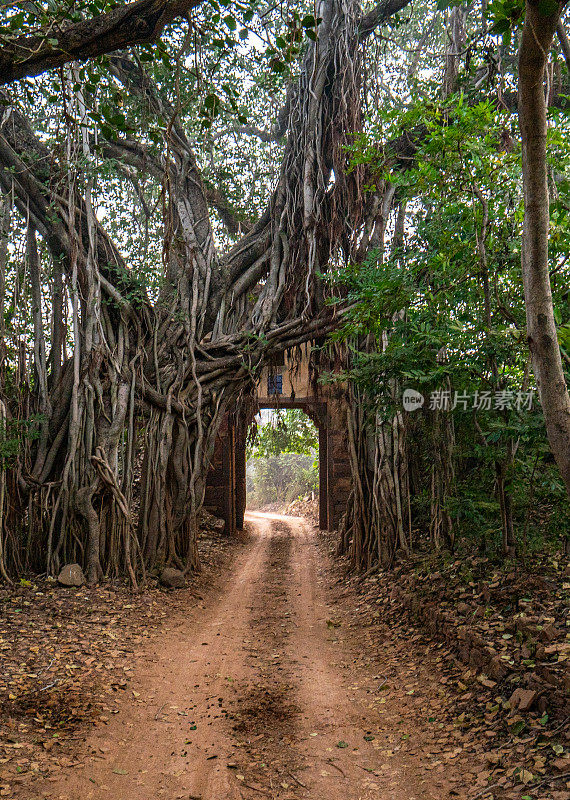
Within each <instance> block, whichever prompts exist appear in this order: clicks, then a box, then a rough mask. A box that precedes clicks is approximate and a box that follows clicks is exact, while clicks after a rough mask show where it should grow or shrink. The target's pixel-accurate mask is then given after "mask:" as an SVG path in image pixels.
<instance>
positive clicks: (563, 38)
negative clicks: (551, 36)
mask: <svg viewBox="0 0 570 800" xmlns="http://www.w3.org/2000/svg"><path fill="white" fill-rule="evenodd" d="M556 35H557V37H558V41H559V42H560V47H561V48H562V53H563V54H564V60H565V61H566V66H567V68H568V72H570V39H568V34H567V33H566V29H565V28H564V23H563V22H562V20H561V19H559V20H558V25H557V26H556Z"/></svg>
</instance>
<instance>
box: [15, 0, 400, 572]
mask: <svg viewBox="0 0 570 800" xmlns="http://www.w3.org/2000/svg"><path fill="white" fill-rule="evenodd" d="M406 4H407V3H406V0H387V1H385V0H383V1H382V2H380V3H379V4H378V5H377V6H375V7H374V8H373V9H372V10H369V11H368V12H367V13H364V12H363V10H362V9H361V7H360V5H359V3H357V2H355V0H320V2H318V3H317V4H316V6H315V9H314V14H313V15H310V16H309V17H308V18H305V20H304V21H302V24H299V25H298V26H297V28H295V33H294V36H292V39H291V41H292V42H293V43H297V46H296V50H295V49H293V50H292V52H293V53H297V52H298V55H296V56H295V59H296V61H295V63H294V67H295V69H292V70H291V72H292V77H291V80H290V81H289V82H288V83H287V87H286V98H285V102H284V105H283V107H282V108H281V109H280V111H279V113H278V114H277V119H276V122H275V124H274V126H273V129H272V130H271V131H270V132H268V133H267V134H266V135H267V137H268V138H270V139H273V140H274V141H276V142H279V143H280V145H279V149H278V150H277V152H278V154H279V158H280V162H279V166H278V168H277V169H276V171H275V172H276V175H275V179H274V181H273V186H272V189H271V192H270V197H269V201H268V202H267V204H266V207H265V210H263V211H262V213H260V214H259V216H258V218H257V219H253V220H250V221H248V222H247V223H246V222H244V221H240V220H237V219H236V218H235V216H234V215H233V214H232V211H231V208H230V207H229V204H228V203H226V201H225V200H224V196H223V191H220V190H219V189H218V188H217V187H215V186H213V185H212V184H211V183H210V182H209V181H206V180H204V177H203V175H202V173H201V170H200V168H199V165H198V160H197V158H196V155H195V152H194V148H193V143H192V136H190V135H189V133H188V132H187V130H186V129H185V126H184V124H183V123H182V121H181V115H180V113H179V112H180V104H181V103H183V102H184V99H183V97H182V96H181V91H180V86H179V77H180V75H179V73H180V70H179V67H180V63H178V64H176V63H174V65H173V66H172V68H171V71H170V73H169V74H170V89H171V91H168V88H165V86H164V85H159V83H157V81H156V80H155V78H154V77H153V73H152V69H151V67H152V63H151V64H150V65H149V67H148V68H147V67H146V66H145V65H146V64H147V63H148V59H147V60H145V59H143V58H141V57H140V53H139V52H138V51H137V49H136V48H134V47H133V45H136V44H138V43H146V42H153V41H155V40H156V39H157V37H158V36H159V35H160V34H161V32H163V31H164V29H165V28H166V30H170V29H171V28H172V24H174V25H175V26H176V25H178V28H180V26H182V28H184V26H186V27H185V31H183V33H182V34H180V35H179V38H178V39H176V37H174V38H175V40H176V42H179V43H180V44H179V48H180V49H179V57H180V59H182V58H184V59H191V58H194V57H195V56H197V52H195V51H196V50H198V49H199V47H200V35H199V25H198V24H197V23H196V20H195V18H194V17H193V16H192V14H193V13H194V12H193V11H192V9H194V10H195V9H196V7H197V6H199V3H198V2H196V0H194V2H191V3H190V2H183V1H182V2H164V1H163V2H159V0H154V1H152V0H139V2H135V3H133V4H130V5H125V6H123V5H120V6H116V7H115V8H110V7H107V6H106V5H105V4H104V3H103V4H101V6H100V9H101V10H100V13H99V14H98V15H96V16H95V18H92V14H93V13H94V12H93V10H92V9H93V8H95V6H93V7H91V6H90V7H89V8H90V9H91V10H87V9H82V10H79V11H78V12H77V13H74V14H71V15H68V16H67V17H66V16H65V15H64V16H62V17H61V18H57V14H56V15H55V17H54V19H53V20H52V22H51V23H50V25H47V27H46V24H42V23H45V20H44V19H43V17H42V15H41V14H40V13H39V12H38V10H37V9H36V12H37V16H38V30H37V31H34V30H30V31H28V32H27V33H26V34H25V35H22V34H18V32H17V26H14V25H11V26H10V25H9V23H10V20H11V19H12V16H11V15H13V11H9V10H8V11H6V12H5V14H6V19H5V21H6V25H7V27H6V28H4V34H3V36H4V38H3V41H4V44H3V52H2V55H1V56H0V78H1V79H2V81H3V83H4V89H3V92H2V95H1V110H0V187H1V190H2V209H1V224H2V235H3V238H2V248H1V252H0V272H1V276H2V286H1V290H0V303H1V304H2V308H1V309H0V319H1V320H2V322H1V324H2V327H3V330H2V331H1V332H0V335H1V336H2V337H3V340H4V342H8V344H4V345H3V351H2V353H1V366H0V397H1V402H0V414H1V416H2V426H3V446H4V450H5V452H4V453H3V454H2V465H1V472H0V574H1V576H2V577H3V578H4V579H10V578H14V577H15V576H16V575H18V574H19V573H21V572H22V571H23V570H26V569H28V570H29V569H33V570H36V571H40V572H47V573H49V574H53V573H54V572H55V571H57V570H58V568H59V567H60V566H61V565H62V564H63V563H66V562H69V561H79V562H80V563H81V564H82V565H83V566H84V567H85V569H86V572H87V574H88V579H89V581H90V582H92V583H93V582H97V581H98V580H100V579H102V578H103V577H104V576H117V575H126V576H130V579H131V581H132V583H133V584H135V585H136V583H137V581H138V580H139V579H140V577H141V576H142V575H143V574H144V572H145V571H146V570H149V569H153V568H155V567H156V566H157V565H162V564H171V565H175V566H177V567H178V568H181V569H184V570H190V569H192V568H194V567H196V566H197V550H196V536H197V514H198V512H199V510H200V507H201V503H202V499H203V494H204V488H205V478H206V474H207V470H208V465H209V460H210V457H211V454H212V449H213V445H214V440H215V437H216V434H217V431H218V428H219V425H220V422H221V420H222V418H223V416H224V414H225V413H226V412H227V411H228V410H229V409H231V408H234V407H235V405H236V403H238V402H239V399H240V397H242V396H243V395H244V394H245V393H247V392H248V391H250V390H251V387H252V386H253V384H254V383H255V381H256V378H257V376H258V375H259V371H260V369H261V368H262V367H263V365H265V364H266V363H268V362H269V361H270V360H271V359H272V358H274V357H275V355H276V354H277V353H279V352H282V351H283V350H286V349H291V348H294V347H295V346H296V345H299V344H301V343H303V342H307V341H313V340H316V339H319V338H320V337H323V336H324V335H325V334H326V333H327V332H328V331H330V330H331V329H332V328H334V326H335V325H336V324H337V320H338V318H339V316H341V315H342V313H343V312H342V304H341V305H337V306H331V304H329V303H327V295H328V293H329V290H328V288H327V281H326V278H325V274H326V272H327V270H328V269H329V267H330V265H335V264H338V263H342V262H346V261H347V260H349V259H350V258H351V256H353V255H354V254H355V253H356V251H357V250H358V249H359V248H360V251H362V249H363V248H366V246H367V242H368V241H369V240H371V239H374V236H375V235H376V237H377V235H378V234H377V229H378V227H379V226H380V227H381V226H382V225H383V224H384V223H383V219H384V216H383V215H384V214H385V209H384V208H383V203H382V197H383V195H382V187H379V188H378V192H377V193H376V194H374V193H372V194H371V193H368V194H365V193H364V191H363V181H364V180H365V177H364V175H363V172H362V169H361V168H359V167H355V168H351V169H348V158H349V157H348V152H347V149H348V147H349V146H350V144H351V142H352V137H353V135H354V134H355V133H358V132H359V131H360V130H361V126H362V113H363V112H362V100H363V80H364V78H363V65H364V58H363V53H364V50H365V47H366V43H367V40H368V38H369V36H370V34H372V33H373V32H374V31H375V30H376V29H377V28H378V27H379V26H382V25H383V24H384V23H385V22H386V21H387V20H388V19H389V18H390V17H391V16H392V15H394V14H395V13H397V12H398V11H399V10H400V9H401V8H403V7H404V6H405V5H406ZM22 5H23V6H25V4H22ZM29 6H30V7H31V10H30V9H29V8H28V9H27V10H26V8H24V11H22V12H21V13H22V14H26V13H28V14H32V12H34V9H35V6H33V4H29ZM97 8H99V6H97ZM16 10H17V9H16ZM40 10H41V9H40ZM14 13H15V12H14ZM34 13H35V12H34ZM184 19H186V20H187V21H186V22H184ZM307 19H308V21H307ZM181 20H182V21H181ZM168 26H170V28H169V27H168ZM303 26H304V27H303ZM293 27H295V26H293ZM178 28H176V30H178ZM299 31H300V32H301V33H302V32H303V31H305V32H306V31H308V33H309V34H310V35H308V36H306V37H305V38H302V37H300V36H299ZM142 52H143V54H144V53H145V52H148V51H147V50H144V49H143V51H142ZM93 58H98V59H99V61H98V62H97V63H98V64H103V68H104V69H105V71H106V74H107V76H108V80H109V83H110V84H111V85H112V86H113V87H114V90H115V91H116V96H117V98H118V97H120V96H123V97H128V98H129V103H130V104H131V105H132V106H136V107H138V108H139V109H144V113H145V115H146V118H147V119H149V118H150V119H154V120H159V121H160V125H159V127H158V128H157V129H158V130H159V136H158V139H157V138H156V136H155V138H154V140H153V139H151V138H149V136H148V135H146V134H145V135H142V133H141V134H140V135H139V130H138V129H137V125H131V124H128V122H129V120H128V113H125V112H123V111H122V109H121V107H120V102H119V101H117V108H116V109H114V112H113V113H110V112H109V109H108V108H107V109H104V110H103V111H102V110H101V108H100V107H99V106H98V104H97V99H96V97H97V92H96V87H95V86H94V85H93V82H92V81H91V79H90V78H89V77H85V70H84V65H85V63H87V64H89V63H90V62H89V59H93ZM101 59H103V61H101ZM50 69H51V70H56V75H57V76H58V81H59V89H60V93H61V97H62V98H63V100H62V103H63V107H62V113H61V116H60V117H59V118H58V119H57V120H56V121H55V123H54V124H55V127H56V128H57V136H48V135H46V134H45V130H46V128H45V127H44V131H43V132H42V131H38V130H36V129H35V128H34V126H33V124H32V122H31V121H30V119H29V118H28V116H27V115H26V102H24V101H25V96H26V92H29V91H30V89H29V87H30V86H32V85H33V84H32V83H31V82H30V81H31V76H37V75H42V74H45V71H46V70H50ZM36 80H40V79H39V78H38V79H36ZM15 81H20V82H19V83H17V82H15ZM218 102H219V99H218V98H215V97H214V98H213V99H212V98H207V102H206V104H205V109H206V110H205V114H206V115H207V114H208V113H209V112H213V111H215V106H216V104H217V103H218ZM49 109H50V105H49V100H48V101H47V103H46V104H44V114H46V115H47V116H48V117H49ZM112 111H113V110H112ZM125 120H126V124H125ZM53 122H54V121H52V123H53ZM240 125H241V127H245V123H240ZM52 128H53V125H52ZM110 128H112V129H110ZM147 133H148V131H147ZM203 135H204V136H205V137H207V136H208V135H209V134H208V128H207V126H206V127H204V134H203ZM104 169H108V170H115V171H116V172H117V174H120V175H121V177H122V178H124V179H126V180H130V181H131V182H132V185H133V186H134V187H136V188H137V189H139V190H140V186H141V185H142V184H144V183H145V182H147V183H149V184H151V185H152V186H154V187H155V194H154V196H155V198H156V199H157V202H156V204H155V206H154V207H153V209H150V210H149V215H154V217H152V219H153V220H154V222H153V224H152V225H151V229H150V233H149V234H148V235H149V236H154V237H155V241H154V242H152V246H153V247H154V249H155V252H158V253H159V260H160V261H161V263H162V275H161V276H160V280H155V281H154V283H153V285H152V286H150V285H146V284H145V282H144V281H141V280H140V277H139V276H137V275H135V274H134V273H133V270H132V269H131V266H130V264H129V263H128V261H127V259H126V257H125V255H124V253H125V248H124V247H123V246H122V243H121V242H120V241H117V240H115V235H116V231H117V226H113V224H112V222H113V208H112V197H111V199H109V200H108V202H107V207H106V213H105V214H100V213H98V205H97V202H96V197H95V195H96V191H97V189H96V187H97V181H98V179H99V178H98V176H99V175H100V174H102V171H104ZM252 180H255V176H254V175H252ZM141 202H144V198H142V199H141ZM212 209H215V214H216V217H215V222H213V221H212ZM157 218H158V219H159V222H156V220H157ZM221 221H223V222H225V223H226V224H227V226H228V228H229V229H230V230H231V231H232V234H236V232H239V234H240V235H239V236H237V237H236V236H234V243H233V244H228V246H227V247H224V245H223V242H224V241H229V240H228V239H227V237H224V236H223V235H219V234H217V233H216V231H217V230H218V228H219V225H220V223H221ZM375 230H376V234H375ZM14 231H17V232H19V233H18V235H19V237H20V238H19V239H18V238H17V237H15V235H14V236H12V232H14ZM19 241H23V242H25V252H23V253H21V259H20V263H21V264H23V265H24V266H22V267H21V268H20V269H19V270H18V271H17V274H14V273H13V272H10V274H9V275H8V269H9V263H11V260H12V261H13V258H12V256H13V255H14V248H17V247H18V246H19V245H18V244H17V242H19ZM219 242H222V244H221V245H220V244H219ZM46 265H47V266H46ZM14 287H15V288H14ZM24 297H26V298H28V300H27V301H26V302H28V307H29V319H28V327H27V331H28V338H27V343H26V345H25V346H24V345H22V343H21V339H19V340H18V341H20V345H18V347H16V346H12V345H10V342H15V341H16V339H15V338H12V339H11V338H10V337H11V329H10V330H9V329H8V328H9V326H10V324H11V323H10V319H11V317H10V315H11V314H13V304H14V303H16V305H17V304H18V303H19V302H23V300H22V298H24ZM13 441H15V442H16V443H17V444H16V447H15V448H12V450H13V452H12V450H11V449H10V448H11V443H12V442H13Z"/></svg>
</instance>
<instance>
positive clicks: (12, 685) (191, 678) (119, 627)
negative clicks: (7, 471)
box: [0, 513, 570, 800]
mask: <svg viewBox="0 0 570 800" xmlns="http://www.w3.org/2000/svg"><path fill="white" fill-rule="evenodd" d="M202 547H203V548H209V550H208V553H207V554H206V555H207V557H208V559H209V562H210V563H211V564H212V568H211V569H209V570H208V571H205V572H204V573H203V575H202V576H201V577H199V579H198V580H197V582H196V583H195V584H194V585H193V587H192V588H189V589H181V590H175V591H171V592H165V591H160V590H147V591H145V592H144V593H143V594H141V595H132V594H129V593H128V592H126V591H124V590H120V591H118V590H104V589H98V590H87V589H80V590H69V589H61V588H58V587H53V586H52V587H50V586H47V585H43V584H38V585H33V584H32V585H30V586H26V585H23V586H21V587H19V588H18V590H16V591H14V590H12V591H11V592H10V593H8V592H7V590H6V593H5V594H4V595H3V596H0V602H1V603H2V605H1V607H2V610H3V611H6V612H9V613H6V614H3V616H2V622H3V627H2V628H0V637H1V638H0V654H1V655H2V660H3V664H7V669H6V670H5V671H3V674H2V676H1V677H0V695H1V696H2V701H3V702H2V711H1V714H0V725H1V726H2V727H1V728H0V796H1V797H14V798H18V800H20V799H21V800H24V798H25V800H47V799H48V798H49V800H63V798H66V799H67V800H103V799H106V798H110V799H112V800H115V798H116V800H151V798H152V800H155V798H165V800H197V799H198V798H200V800H225V798H228V799H229V800H234V799H235V800H242V798H243V799H244V800H252V799H253V798H260V797H267V798H275V799H276V800H277V799H279V800H302V798H307V799H309V798H310V799H311V800H321V798H323V797H326V798H327V800H373V799H374V800H446V798H454V797H459V798H466V800H467V799H469V800H475V798H478V799H479V800H482V798H484V797H485V798H491V797H494V798H503V797H509V798H511V797H512V798H520V800H522V799H523V798H526V797H531V798H533V800H534V798H543V799H544V800H566V798H568V796H569V795H568V789H569V788H570V784H569V783H568V780H569V776H566V775H565V771H564V770H563V769H562V768H561V769H559V770H558V772H556V773H551V772H549V771H547V770H545V766H544V764H545V762H546V758H543V759H542V761H540V759H541V756H540V753H539V755H537V752H538V749H537V741H536V737H533V736H531V740H532V741H531V740H529V739H528V736H526V737H525V736H520V737H519V736H518V734H515V733H512V735H511V739H510V741H509V745H510V749H509V750H508V753H507V755H504V754H503V751H502V750H501V747H502V746H504V744H505V742H504V738H503V739H500V741H499V742H498V741H497V731H496V730H495V728H494V725H493V722H492V720H491V721H490V722H489V724H488V725H485V724H480V721H477V724H470V723H469V720H471V719H475V718H476V716H477V715H476V713H475V712H476V711H477V710H478V709H479V708H481V707H483V708H484V709H487V708H488V704H489V703H492V704H496V702H495V700H496V698H495V697H494V695H496V694H498V692H499V689H498V688H495V686H492V687H489V686H485V685H484V684H482V683H481V682H480V680H479V679H478V678H479V677H480V676H478V675H477V672H476V670H471V669H466V668H465V666H464V665H463V666H462V665H461V664H460V662H459V661H458V660H457V659H456V658H455V657H454V655H453V653H452V651H451V649H450V648H449V646H448V645H449V643H445V642H441V641H440V642H438V641H437V640H434V639H433V638H432V637H430V636H429V635H427V634H426V633H424V632H422V630H420V629H418V628H415V627H413V626H411V625H410V624H409V618H408V615H407V614H402V615H401V618H400V619H396V618H394V617H393V615H392V616H390V615H389V614H384V613H382V610H383V602H384V600H383V595H382V593H380V597H378V598H375V597H374V596H373V595H372V593H370V592H368V591H367V586H369V584H367V583H366V582H365V583H364V585H362V584H360V583H357V582H356V581H352V582H350V583H347V582H346V581H345V580H344V579H343V576H342V573H341V567H340V565H339V564H338V562H335V561H333V559H332V558H331V556H330V540H329V539H327V537H324V536H319V535H318V534H317V533H316V531H315V530H314V528H313V527H312V525H311V524H310V523H308V522H307V521H305V520H303V519H300V518H296V517H288V516H282V515H278V514H256V513H251V514H249V515H248V523H247V533H246V534H245V535H244V537H243V538H242V539H241V540H239V542H235V541H234V542H232V543H230V542H229V541H228V540H227V539H218V540H217V541H214V540H210V539H209V540H207V541H204V542H202ZM204 560H206V559H204ZM377 588H378V587H377ZM6 621H8V622H9V623H10V624H9V625H8V624H6ZM491 683H494V682H491ZM467 688H469V691H467ZM489 692H490V693H491V694H490V695H489ZM466 695H469V696H468V697H466ZM486 713H487V715H490V716H491V717H492V719H494V718H495V717H496V715H497V712H496V711H495V712H491V711H488V710H486ZM538 714H541V715H542V718H543V717H544V714H543V713H542V712H537V714H536V716H538ZM538 722H540V720H538ZM561 723H562V724H561ZM531 727H532V725H531ZM542 727H543V728H544V729H545V733H546V734H547V735H546V737H545V739H546V744H545V746H544V747H545V748H546V749H547V750H548V753H549V758H550V757H551V756H560V755H561V754H562V753H563V752H564V750H565V747H564V744H559V741H563V740H561V738H560V737H561V736H562V734H564V730H565V729H564V720H560V721H558V722H557V723H556V726H555V727H553V728H552V729H551V730H548V729H549V725H548V724H546V723H544V724H543V725H542ZM519 733H520V731H519ZM549 734H551V735H549ZM499 738H500V737H499ZM567 744H568V742H567V740H566V745H567ZM551 751H552V752H551ZM540 752H544V748H543V750H542V751H540ZM529 758H530V759H533V762H532V763H533V764H536V762H537V761H540V764H541V765H539V766H538V767H537V766H533V770H534V771H533V772H531V769H530V767H529V765H528V759H529ZM507 761H508V763H507ZM560 766H561V765H560V764H559V765H558V767H560ZM562 767H563V764H562ZM529 775H532V779H531V778H530V777H529ZM543 776H544V777H543ZM541 781H543V782H541Z"/></svg>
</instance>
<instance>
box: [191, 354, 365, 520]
mask: <svg viewBox="0 0 570 800" xmlns="http://www.w3.org/2000/svg"><path fill="white" fill-rule="evenodd" d="M314 373H315V367H314V365H313V364H312V363H311V354H310V351H308V350H307V352H306V353H305V354H304V356H303V357H302V358H300V359H299V358H297V359H295V360H293V359H291V360H289V359H288V358H285V359H284V360H283V363H282V364H274V365H272V366H270V367H268V368H266V370H264V372H263V374H262V377H261V380H260V382H259V385H258V390H257V394H256V395H255V396H254V397H252V398H251V399H250V401H249V402H248V403H245V404H244V405H243V407H242V408H241V409H240V410H239V411H237V412H234V413H233V414H228V415H227V416H226V418H225V419H224V421H223V424H222V426H221V428H220V433H219V435H218V438H217V441H216V445H215V449H214V454H213V457H212V464H211V468H210V473H209V476H208V481H207V485H206V495H205V500H204V507H205V508H206V510H207V511H210V512H211V513H213V514H215V515H216V516H218V517H221V518H222V519H224V520H225V522H226V528H225V532H226V533H228V534H231V533H233V532H235V530H236V529H241V528H242V527H243V519H244V513H245V508H246V501H247V498H246V475H245V467H246V436H247V431H248V428H249V425H250V423H251V421H252V420H253V418H254V417H255V415H256V414H257V412H258V411H259V409H262V408H273V409H277V408H299V409H301V410H302V411H304V412H305V413H306V414H307V416H309V417H310V419H312V421H313V422H314V423H315V425H316V427H317V429H318V431H319V527H320V528H321V529H322V530H335V529H336V528H337V527H338V524H339V522H340V519H341V517H342V515H343V513H344V511H345V508H346V501H347V499H348V495H349V493H350V488H351V477H350V461H349V451H348V447H349V444H348V435H347V424H346V419H347V417H346V397H345V387H344V385H343V384H330V385H325V386H319V384H318V381H317V380H316V378H317V377H318V375H315V374H314Z"/></svg>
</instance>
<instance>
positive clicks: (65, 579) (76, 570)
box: [57, 564, 85, 586]
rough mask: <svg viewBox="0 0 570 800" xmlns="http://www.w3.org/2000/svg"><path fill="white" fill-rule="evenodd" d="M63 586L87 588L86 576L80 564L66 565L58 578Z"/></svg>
mask: <svg viewBox="0 0 570 800" xmlns="http://www.w3.org/2000/svg"><path fill="white" fill-rule="evenodd" d="M57 582H58V583H59V584H61V586H85V575H84V574H83V570H82V569H81V567H80V566H79V564H66V565H65V567H64V568H63V569H62V570H61V572H60V573H59V575H58V576H57Z"/></svg>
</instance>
